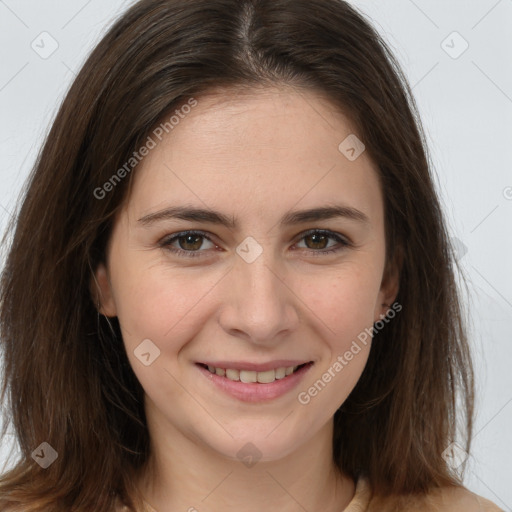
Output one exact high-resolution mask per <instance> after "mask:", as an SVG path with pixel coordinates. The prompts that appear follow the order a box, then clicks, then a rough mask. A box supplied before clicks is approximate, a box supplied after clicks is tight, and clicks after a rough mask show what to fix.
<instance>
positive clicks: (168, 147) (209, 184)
mask: <svg viewBox="0 0 512 512" xmlns="http://www.w3.org/2000/svg"><path fill="white" fill-rule="evenodd" d="M196 101H197V104H196V106H194V108H192V109H190V110H189V109H186V111H183V112H178V113H177V114H180V115H175V116H174V117H173V121H174V122H173V124H172V129H170V128H169V125H167V131H168V133H167V132H166V131H164V134H163V136H162V135H161V140H159V138H157V137H155V136H154V134H153V135H152V138H153V139H154V140H155V142H156V145H155V147H154V148H153V149H152V150H151V151H150V152H149V154H148V155H147V156H146V157H145V158H144V159H143V161H142V162H141V164H140V165H139V166H138V168H137V170H136V176H134V183H133V190H132V195H131V197H130V201H129V203H128V204H129V209H130V210H131V211H132V212H133V213H134V214H144V213H147V212H148V211H150V210H151V209H154V208H155V207H159V206H163V205H167V204H172V203H176V202H177V201H179V202H180V204H183V203H185V202H186V203H188V204H191V203H192V204H197V205H201V206H205V205H208V206H210V207H215V208H216V209H222V210H223V211H226V213H229V210H230V209H231V210H235V209H236V210H237V211H240V210H244V211H245V210H247V211H249V210H251V209H252V210H253V212H254V213H260V214H261V213H263V212H266V213H268V210H269V206H270V205H272V207H273V208H278V207H279V208H280V207H282V208H287V209H289V208H291V207H293V206H294V205H295V204H297V203H298V202H300V203H301V204H300V206H301V207H308V206H318V204H317V203H318V201H321V202H331V203H339V202H340V201H345V202H350V203H351V204H352V205H354V206H356V207H359V208H365V209H366V212H367V213H368V215H369V216H371V215H372V214H373V215H377V216H378V215H379V214H381V207H382V204H381V200H382V198H381V191H380V187H379V181H378V175H377V172H376V166H375V165H374V163H373V162H372V161H371V159H370V158H369V157H368V155H367V154H366V153H365V152H363V153H362V154H361V155H360V156H359V157H358V158H357V159H356V160H353V161H351V160H349V159H348V158H347V157H346V156H345V154H344V153H343V152H341V151H340V149H339V146H340V143H342V142H343V141H344V140H346V139H347V137H350V136H352V137H353V136H354V135H355V129H354V127H353V125H352V123H351V122H350V120H349V118H348V117H347V116H345V115H344V114H343V113H342V112H341V111H340V110H339V109H337V108H335V107H334V105H333V104H331V103H330V102H329V101H328V100H327V99H326V98H325V97H323V96H320V95H319V94H317V93H315V92H313V91H305V90H301V91H297V90H294V89H291V88H280V89H263V90H254V91H245V92H240V91H236V92H235V91H230V92H227V91H224V92H215V93H211V94H208V95H203V96H199V97H197V98H196ZM185 112H187V113H185ZM172 115H173V113H170V114H169V118H170V117H171V116H172ZM163 122H164V123H165V118H164V121H163ZM160 132H162V130H160ZM349 140H350V139H349Z"/></svg>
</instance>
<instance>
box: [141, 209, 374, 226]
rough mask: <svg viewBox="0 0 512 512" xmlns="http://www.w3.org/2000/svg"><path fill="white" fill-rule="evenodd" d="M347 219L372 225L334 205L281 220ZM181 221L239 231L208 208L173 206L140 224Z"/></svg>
mask: <svg viewBox="0 0 512 512" xmlns="http://www.w3.org/2000/svg"><path fill="white" fill-rule="evenodd" d="M338 217H342V218H346V219H349V220H354V221H357V222H361V223H363V224H370V219H369V218H368V216H367V215H366V214H365V213H363V212H362V211H360V210H357V209H356V208H353V207H351V206H343V205H334V206H323V207H318V208H311V209H309V210H299V211H292V212H288V213H286V214H285V215H284V216H283V217H282V218H281V220H280V222H279V224H280V225H281V226H290V225H295V224H301V223H306V222H312V221H319V220H328V219H334V218H338ZM172 219H181V220H188V221H192V222H207V223H211V224H218V225H222V226H226V227H227V228H229V229H237V227H238V226H237V222H236V220H235V219H234V218H233V217H229V216H228V215H225V214H223V213H221V212H217V211H215V210H210V209H207V208H195V207H191V206H172V207H170V208H165V209H164V210H160V211H157V212H154V213H150V214H148V215H144V216H143V217H141V218H140V219H139V220H138V222H140V223H141V224H142V225H143V226H150V225H152V224H154V223H156V222H159V221H162V220H172Z"/></svg>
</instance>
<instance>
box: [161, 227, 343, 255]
mask: <svg viewBox="0 0 512 512" xmlns="http://www.w3.org/2000/svg"><path fill="white" fill-rule="evenodd" d="M313 234H320V235H325V236H327V237H328V238H332V239H333V240H335V241H336V242H338V243H339V244H340V245H341V247H340V246H338V247H337V248H335V249H320V250H314V249H307V252H309V253H311V254H312V255H314V256H315V257H316V256H325V255H327V254H333V253H337V252H339V251H342V250H343V249H345V248H346V247H349V246H351V244H350V243H349V242H348V241H347V240H346V239H344V238H342V237H341V236H340V235H338V234H336V233H334V232H332V231H328V230H325V229H310V230H309V231H306V232H304V233H301V237H300V239H299V242H300V241H301V240H302V239H304V238H305V237H307V236H308V235H313ZM189 235H197V236H201V237H203V238H206V240H208V241H209V242H212V243H213V244H214V243H215V242H213V240H212V239H211V238H210V237H209V236H208V235H207V234H206V233H205V232H204V231H182V232H180V233H176V234H174V235H172V236H170V237H167V238H164V239H163V240H161V241H160V242H159V246H160V247H162V248H163V249H165V250H166V251H170V252H172V253H174V254H177V255H178V256H184V257H186V258H197V257H200V258H201V257H203V255H202V254H201V253H204V252H205V251H201V250H197V251H185V250H184V249H177V248H175V247H170V245H171V244H172V243H173V242H174V241H176V240H178V239H179V238H183V237H185V236H189Z"/></svg>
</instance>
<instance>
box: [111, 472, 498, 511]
mask: <svg viewBox="0 0 512 512" xmlns="http://www.w3.org/2000/svg"><path fill="white" fill-rule="evenodd" d="M144 503H145V510H144V512H158V511H157V510H155V509H154V508H153V507H152V506H151V505H150V504H149V503H147V502H144ZM116 510H117V512H126V511H128V510H129V509H128V507H127V506H123V505H122V504H121V503H120V504H119V506H118V507H117V509H116ZM401 510H403V511H404V512H411V511H413V510H414V512H504V511H503V510H502V509H501V508H499V507H498V506H496V505H495V504H494V503H492V502H491V501H489V500H486V499H484V498H482V497H481V496H478V495H476V494H474V493H472V492H470V491H469V490H468V489H466V488H464V487H457V488H445V489H437V490H435V491H432V493H430V494H429V495H427V496H426V497H417V496H401V497H398V498H395V499H390V498H387V499H385V500H383V501H382V500H372V493H371V489H370V486H369V484H368V482H367V480H366V479H364V478H360V479H359V480H358V481H357V485H356V489H355V494H354V497H353V498H352V500H351V501H350V503H349V504H348V505H347V507H345V509H344V510H343V511H340V512H388V511H389V512H391V511H392V512H397V511H401Z"/></svg>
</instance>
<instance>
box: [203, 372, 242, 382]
mask: <svg viewBox="0 0 512 512" xmlns="http://www.w3.org/2000/svg"><path fill="white" fill-rule="evenodd" d="M210 371H211V370H210ZM226 377H227V378H228V379H229V380H240V372H239V371H238V370H226Z"/></svg>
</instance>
